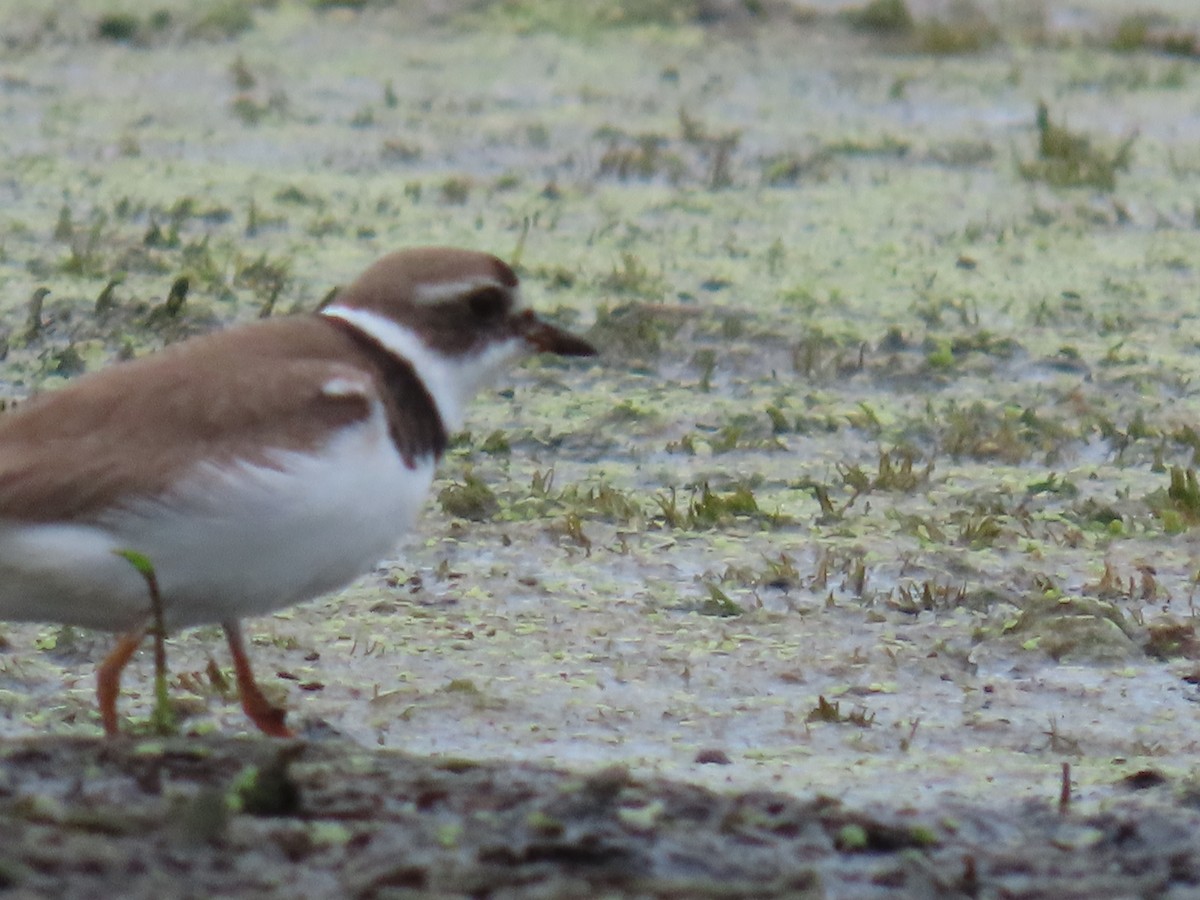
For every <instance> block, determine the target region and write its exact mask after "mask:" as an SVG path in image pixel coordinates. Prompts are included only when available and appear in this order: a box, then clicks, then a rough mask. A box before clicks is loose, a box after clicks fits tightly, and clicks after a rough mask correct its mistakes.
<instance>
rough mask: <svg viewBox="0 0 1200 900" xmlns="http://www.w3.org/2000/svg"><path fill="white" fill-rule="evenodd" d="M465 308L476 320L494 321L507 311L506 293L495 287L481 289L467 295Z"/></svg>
mask: <svg viewBox="0 0 1200 900" xmlns="http://www.w3.org/2000/svg"><path fill="white" fill-rule="evenodd" d="M467 306H469V307H470V309H471V313H472V314H473V315H474V316H475V318H477V319H496V318H499V317H500V316H502V315H504V314H505V313H506V312H507V311H508V306H509V298H508V292H507V291H504V290H502V289H501V288H498V287H495V286H489V287H482V288H479V289H478V290H476V291H472V292H471V293H470V294H468V295H467Z"/></svg>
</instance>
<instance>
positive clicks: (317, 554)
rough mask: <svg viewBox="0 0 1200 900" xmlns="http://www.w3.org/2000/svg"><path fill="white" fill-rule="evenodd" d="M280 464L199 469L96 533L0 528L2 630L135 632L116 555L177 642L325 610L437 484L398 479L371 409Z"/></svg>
mask: <svg viewBox="0 0 1200 900" xmlns="http://www.w3.org/2000/svg"><path fill="white" fill-rule="evenodd" d="M340 387H342V388H347V387H349V382H348V381H347V384H346V385H341V386H340ZM275 462H276V463H277V467H266V466H256V465H249V464H246V463H241V464H238V465H236V466H234V467H232V468H227V469H217V468H215V467H214V466H212V465H209V464H203V465H201V466H199V467H197V468H196V469H195V470H194V471H193V472H192V473H191V474H190V475H189V476H188V477H187V478H185V479H184V480H183V481H182V482H181V483H180V485H179V486H178V487H177V488H176V489H175V490H174V491H173V492H172V493H171V494H170V495H169V496H168V497H166V498H163V499H161V500H154V501H142V502H140V503H138V504H136V505H135V506H133V507H132V508H130V509H127V510H123V511H118V512H113V513H111V514H109V515H108V516H106V517H105V518H104V520H103V521H102V522H101V523H99V524H95V525H28V524H12V523H9V524H4V523H0V619H8V620H32V621H58V622H64V623H67V624H73V625H80V626H84V627H92V628H103V629H108V630H123V629H129V628H132V627H135V626H136V625H138V624H140V623H141V622H143V621H144V620H145V618H146V615H147V613H148V611H149V595H148V594H147V589H146V584H145V582H144V581H143V579H142V577H141V576H140V575H139V574H138V573H137V572H136V571H135V570H134V569H133V567H132V566H131V565H130V564H129V563H128V562H127V561H126V560H124V559H122V558H120V557H118V556H116V555H115V553H116V551H119V550H136V551H138V552H139V553H142V554H144V555H145V556H146V557H147V558H148V559H149V560H150V562H151V563H152V564H153V565H154V568H155V572H156V575H157V576H158V581H159V585H160V588H161V593H162V596H163V600H164V605H165V607H166V616H167V622H168V624H169V625H170V626H172V627H176V628H177V627H185V626H189V625H197V624H202V623H207V622H220V621H224V620H227V619H239V618H242V617H244V616H253V615H261V614H263V613H267V612H270V611H272V610H276V609H280V608H282V607H285V606H289V605H291V604H294V603H298V602H300V601H302V600H307V599H310V598H313V597H317V596H320V595H322V594H325V593H328V592H329V591H332V590H335V589H337V588H340V587H342V586H344V585H346V584H348V583H349V582H350V581H352V580H354V578H356V577H357V576H359V575H361V574H362V573H364V572H366V571H368V570H369V569H370V568H371V566H373V565H374V564H375V563H376V562H377V561H379V560H380V559H382V558H385V557H386V556H387V555H388V554H389V552H390V551H391V550H392V549H393V548H394V547H395V545H396V543H397V542H398V541H399V539H400V537H401V536H402V535H403V534H404V533H405V532H406V531H407V530H408V529H409V528H410V527H411V526H412V524H413V522H414V521H415V519H416V516H417V513H418V512H419V510H420V508H421V506H422V504H423V503H424V501H425V499H426V497H427V495H428V493H429V486H430V484H431V483H432V481H433V470H434V462H433V459H432V457H426V458H425V459H423V460H420V461H419V462H418V465H417V467H416V468H415V469H410V468H409V467H408V466H406V465H405V463H404V461H403V459H401V457H400V455H399V454H398V453H397V452H396V448H395V447H394V446H393V444H392V442H391V439H390V437H389V436H388V431H387V422H386V419H385V417H384V414H383V410H382V407H381V406H380V405H379V404H376V409H375V410H374V413H373V415H372V416H371V418H370V419H369V420H368V421H366V422H364V423H361V424H358V425H354V426H351V427H349V428H345V429H343V430H341V431H340V432H338V433H337V434H336V435H335V436H334V437H333V438H332V439H331V440H330V441H329V442H328V443H327V444H326V445H325V446H324V447H323V448H322V449H321V450H320V451H319V452H317V453H312V454H309V453H298V452H292V451H287V452H281V453H279V455H278V456H277V457H276V458H275Z"/></svg>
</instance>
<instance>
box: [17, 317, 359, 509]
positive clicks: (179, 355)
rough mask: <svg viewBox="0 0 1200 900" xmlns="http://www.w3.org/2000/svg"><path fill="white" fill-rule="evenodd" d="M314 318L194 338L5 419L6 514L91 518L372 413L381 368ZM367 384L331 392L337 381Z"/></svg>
mask: <svg viewBox="0 0 1200 900" xmlns="http://www.w3.org/2000/svg"><path fill="white" fill-rule="evenodd" d="M354 362H355V354H354V352H353V350H352V349H351V351H350V352H349V353H348V352H347V345H346V342H345V339H344V338H343V337H342V336H340V335H338V334H337V333H335V332H333V331H332V330H331V329H329V328H327V327H325V325H324V323H323V322H321V321H319V320H317V319H315V318H296V319H281V320H277V321H272V322H264V323H261V324H255V325H249V326H245V327H241V328H235V329H231V330H229V331H225V332H219V333H217V334H213V335H208V336H205V337H201V338H195V339H193V340H190V341H185V342H183V343H181V344H178V345H175V346H173V347H171V348H168V349H167V350H165V351H163V352H161V353H158V354H155V355H153V356H149V357H146V358H144V359H141V360H137V361H134V362H131V363H125V364H121V365H116V366H113V367H110V368H108V369H104V370H102V371H100V372H97V373H95V374H93V375H88V376H85V377H83V378H81V379H79V380H78V381H77V382H75V383H73V384H71V385H69V386H68V387H66V388H63V389H62V390H59V391H55V392H53V393H50V394H46V395H42V396H40V397H38V398H36V399H34V400H32V401H30V402H29V403H28V404H26V405H24V406H22V407H21V408H19V409H18V410H17V411H15V412H13V413H9V414H7V415H5V416H4V417H2V418H0V519H7V520H9V521H13V520H17V521H27V522H48V521H64V520H86V519H89V518H92V517H94V516H96V515H98V514H100V513H102V512H103V511H104V510H105V509H107V508H109V507H111V506H112V505H113V504H114V502H115V501H117V500H119V499H125V498H133V497H144V496H153V495H155V494H159V493H162V492H163V491H165V490H167V489H169V488H170V486H171V485H172V484H173V482H174V481H175V480H176V479H177V478H179V477H180V476H181V475H182V474H183V473H185V472H186V471H188V470H189V469H190V468H191V467H192V466H194V465H195V464H196V463H197V462H198V461H200V460H201V459H206V460H211V461H214V462H218V463H221V462H230V461H233V460H238V459H242V460H247V461H250V462H257V463H269V462H270V451H272V450H276V451H277V450H305V449H310V448H313V447H316V446H319V445H320V444H321V443H322V442H323V441H324V440H326V439H327V438H328V436H329V434H330V432H331V431H332V430H334V429H337V428H339V427H343V426H346V425H349V424H351V423H353V422H358V421H362V420H364V419H365V418H366V417H367V416H369V415H370V408H371V407H370V404H371V388H372V378H373V375H372V373H371V372H370V371H364V370H363V369H362V368H360V367H359V366H357V365H354ZM356 380H357V381H360V382H361V383H362V384H363V387H364V390H363V391H362V392H358V391H355V390H349V391H345V390H341V391H327V390H326V389H325V387H326V385H328V384H330V382H333V381H340V383H343V384H349V385H353V384H354V382H355V381H356Z"/></svg>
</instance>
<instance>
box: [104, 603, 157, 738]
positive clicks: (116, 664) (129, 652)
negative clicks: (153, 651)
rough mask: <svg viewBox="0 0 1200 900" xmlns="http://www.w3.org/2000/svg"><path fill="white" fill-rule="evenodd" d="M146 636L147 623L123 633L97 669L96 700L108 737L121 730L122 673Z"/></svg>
mask: <svg viewBox="0 0 1200 900" xmlns="http://www.w3.org/2000/svg"><path fill="white" fill-rule="evenodd" d="M145 636H146V626H145V625H143V626H142V627H140V628H137V629H135V630H134V631H131V632H129V633H128V634H124V635H121V639H120V640H119V641H117V646H115V647H113V649H112V652H111V653H109V654H108V656H106V657H104V662H102V663H101V664H100V668H99V669H97V670H96V700H97V702H98V703H99V704H100V720H101V721H102V722H103V723H104V734H105V735H106V736H108V737H116V736H117V735H118V734H120V732H121V729H120V728H119V727H118V726H117V695H118V694H120V693H121V673H122V672H123V671H125V666H127V665H128V664H129V660H130V658H131V657H132V656H133V654H134V653H136V652H137V648H138V647H139V646H140V645H141V643H142V638H144V637H145Z"/></svg>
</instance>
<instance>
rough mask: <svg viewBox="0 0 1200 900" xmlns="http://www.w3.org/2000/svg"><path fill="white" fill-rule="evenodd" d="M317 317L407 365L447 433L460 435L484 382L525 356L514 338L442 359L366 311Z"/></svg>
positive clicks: (406, 331) (342, 310) (340, 310)
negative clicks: (349, 329)
mask: <svg viewBox="0 0 1200 900" xmlns="http://www.w3.org/2000/svg"><path fill="white" fill-rule="evenodd" d="M321 315H324V316H331V317H334V318H338V319H341V320H342V321H343V322H347V323H349V324H350V325H353V326H354V327H355V328H357V329H358V330H359V331H362V332H363V333H364V334H367V335H370V336H371V337H373V338H374V339H375V340H377V341H378V342H379V343H380V344H381V345H383V346H384V347H386V348H387V349H388V350H390V351H391V352H392V353H394V354H396V355H397V356H399V357H402V358H403V359H406V360H408V361H409V362H410V363H411V364H412V367H413V369H414V371H416V373H417V377H418V378H420V379H421V381H422V382H423V383H424V385H425V388H426V390H428V391H429V396H431V397H432V398H433V402H434V404H435V405H436V406H437V409H438V412H439V413H440V414H441V417H442V422H443V424H444V425H445V426H446V430H447V431H458V430H459V429H461V428H462V426H463V419H464V415H465V411H466V406H467V402H468V401H469V400H470V399H471V398H472V397H473V396H474V395H475V393H476V392H477V391H478V390H479V388H481V387H482V386H483V385H484V384H485V383H486V382H488V381H490V380H491V379H492V378H493V377H494V376H496V375H498V374H499V373H500V372H502V371H503V370H504V369H505V368H507V366H508V364H509V363H511V362H512V361H513V360H514V359H515V358H516V357H518V356H521V355H522V354H524V353H525V352H527V350H528V348H527V346H526V343H525V340H524V339H523V338H521V337H519V336H513V337H511V338H507V339H505V340H503V341H496V342H493V343H490V344H488V345H487V346H485V347H484V348H483V349H482V350H481V351H479V352H477V353H471V354H468V355H466V356H445V355H443V354H441V353H438V352H437V351H435V350H432V349H430V347H429V346H428V345H427V344H426V343H425V342H424V341H422V340H421V338H420V337H418V336H417V334H416V332H414V331H413V330H412V329H411V328H408V327H407V326H405V325H400V324H398V323H397V322H394V321H392V320H391V319H389V318H387V317H386V316H381V315H380V314H379V313H375V312H371V311H370V310H366V309H354V308H352V307H349V306H338V305H337V304H334V305H333V306H327V307H326V308H325V309H323V310H321Z"/></svg>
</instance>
